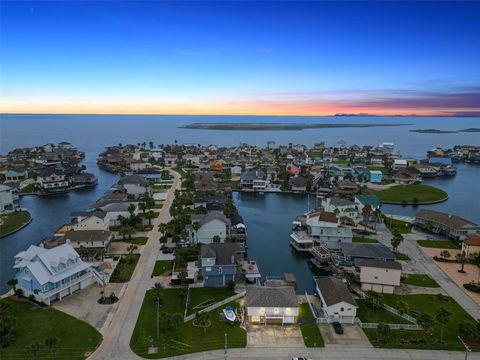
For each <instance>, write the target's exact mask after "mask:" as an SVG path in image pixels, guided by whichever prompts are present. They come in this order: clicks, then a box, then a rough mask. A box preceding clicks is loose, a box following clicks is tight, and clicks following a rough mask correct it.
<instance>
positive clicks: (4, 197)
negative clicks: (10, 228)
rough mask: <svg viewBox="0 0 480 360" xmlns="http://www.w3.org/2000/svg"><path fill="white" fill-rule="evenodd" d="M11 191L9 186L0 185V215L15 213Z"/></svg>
mask: <svg viewBox="0 0 480 360" xmlns="http://www.w3.org/2000/svg"><path fill="white" fill-rule="evenodd" d="M14 201H15V199H14V195H13V190H12V188H11V187H10V186H6V185H2V184H0V215H4V214H9V213H11V212H14V211H15V204H14Z"/></svg>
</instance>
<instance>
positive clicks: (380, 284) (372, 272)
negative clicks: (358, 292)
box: [355, 259, 402, 294]
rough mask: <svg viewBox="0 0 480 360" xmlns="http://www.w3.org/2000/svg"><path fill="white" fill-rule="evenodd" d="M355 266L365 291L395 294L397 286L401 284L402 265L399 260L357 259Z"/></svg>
mask: <svg viewBox="0 0 480 360" xmlns="http://www.w3.org/2000/svg"><path fill="white" fill-rule="evenodd" d="M355 268H356V269H357V273H359V277H360V282H361V283H362V290H364V291H368V290H373V291H375V292H379V293H386V294H393V291H394V290H395V286H400V277H401V276H402V265H401V264H400V263H399V262H397V261H382V260H372V259H357V260H355Z"/></svg>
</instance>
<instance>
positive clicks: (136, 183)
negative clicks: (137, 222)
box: [118, 175, 153, 200]
mask: <svg viewBox="0 0 480 360" xmlns="http://www.w3.org/2000/svg"><path fill="white" fill-rule="evenodd" d="M118 189H119V190H120V191H122V192H125V193H126V194H127V195H128V197H129V198H131V199H134V200H137V199H139V198H140V197H142V196H143V195H144V194H145V193H147V194H150V195H151V194H152V193H153V190H152V187H151V186H150V184H149V182H148V181H147V180H146V179H145V178H143V177H141V176H136V175H128V176H124V177H123V178H121V179H120V180H119V181H118Z"/></svg>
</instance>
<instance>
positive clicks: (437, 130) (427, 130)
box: [409, 128, 480, 134]
mask: <svg viewBox="0 0 480 360" xmlns="http://www.w3.org/2000/svg"><path fill="white" fill-rule="evenodd" d="M409 131H410V132H416V133H421V134H456V133H461V132H480V128H468V129H463V130H439V129H412V130H409Z"/></svg>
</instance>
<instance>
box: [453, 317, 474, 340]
mask: <svg viewBox="0 0 480 360" xmlns="http://www.w3.org/2000/svg"><path fill="white" fill-rule="evenodd" d="M458 333H459V334H460V336H461V337H462V338H464V339H466V340H469V339H473V338H475V337H476V335H477V329H476V327H475V325H473V324H472V323H471V322H470V321H463V322H461V323H460V324H459V325H458Z"/></svg>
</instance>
